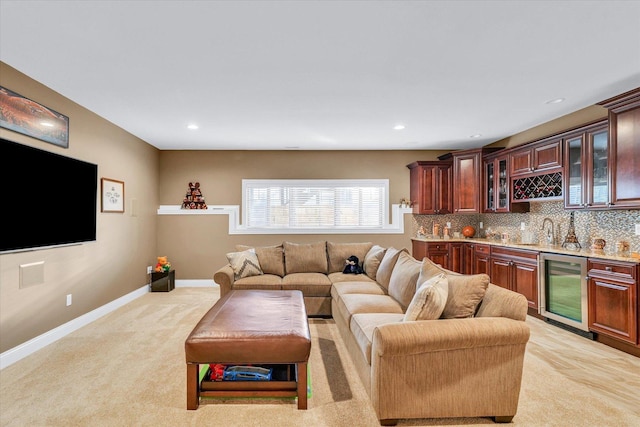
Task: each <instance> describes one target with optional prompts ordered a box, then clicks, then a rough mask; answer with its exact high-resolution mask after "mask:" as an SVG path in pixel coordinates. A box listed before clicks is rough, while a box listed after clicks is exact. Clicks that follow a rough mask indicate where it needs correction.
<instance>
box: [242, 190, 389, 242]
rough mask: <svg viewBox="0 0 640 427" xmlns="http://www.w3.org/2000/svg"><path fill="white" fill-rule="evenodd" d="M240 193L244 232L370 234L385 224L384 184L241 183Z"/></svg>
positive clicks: (386, 201) (385, 193) (385, 198)
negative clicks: (348, 232) (363, 231)
mask: <svg viewBox="0 0 640 427" xmlns="http://www.w3.org/2000/svg"><path fill="white" fill-rule="evenodd" d="M242 193H243V212H244V220H243V223H244V225H245V227H246V228H247V229H253V230H259V229H263V230H283V231H293V230H310V231H319V230H322V231H326V232H332V231H339V230H342V231H344V230H346V231H349V230H352V231H356V230H372V231H373V230H375V229H382V228H384V227H385V225H386V224H387V215H388V207H387V206H388V194H389V180H386V179H377V180H376V179H364V180H352V179H343V180H339V179H338V180H314V179H311V180H253V179H245V180H243V181H242Z"/></svg>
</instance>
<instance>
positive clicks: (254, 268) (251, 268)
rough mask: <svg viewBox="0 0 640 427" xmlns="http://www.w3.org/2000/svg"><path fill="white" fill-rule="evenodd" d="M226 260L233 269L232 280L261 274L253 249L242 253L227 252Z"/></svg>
mask: <svg viewBox="0 0 640 427" xmlns="http://www.w3.org/2000/svg"><path fill="white" fill-rule="evenodd" d="M227 259H228V260H229V264H230V265H231V268H232V269H233V278H234V280H239V279H242V278H245V277H251V276H259V275H261V274H262V269H261V268H260V263H259V262H258V256H257V255H256V251H255V249H247V250H246V251H242V252H229V253H228V254H227Z"/></svg>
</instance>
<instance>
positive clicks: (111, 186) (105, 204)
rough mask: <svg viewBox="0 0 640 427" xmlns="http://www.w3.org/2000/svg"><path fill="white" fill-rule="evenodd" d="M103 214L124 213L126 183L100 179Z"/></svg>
mask: <svg viewBox="0 0 640 427" xmlns="http://www.w3.org/2000/svg"><path fill="white" fill-rule="evenodd" d="M100 195H101V198H100V199H101V201H102V208H101V212H124V182H122V181H118V180H115V179H110V178H100Z"/></svg>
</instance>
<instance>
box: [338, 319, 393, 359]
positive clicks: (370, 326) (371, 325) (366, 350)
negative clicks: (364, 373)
mask: <svg viewBox="0 0 640 427" xmlns="http://www.w3.org/2000/svg"><path fill="white" fill-rule="evenodd" d="M400 321H402V314H396V313H360V314H354V315H353V317H351V323H350V325H349V329H350V330H351V333H352V334H353V337H354V338H355V339H356V342H357V343H358V347H360V351H362V354H363V355H364V357H365V359H366V361H367V363H368V364H369V365H371V343H372V342H373V331H374V330H375V328H377V327H378V326H380V325H386V324H388V323H397V322H400Z"/></svg>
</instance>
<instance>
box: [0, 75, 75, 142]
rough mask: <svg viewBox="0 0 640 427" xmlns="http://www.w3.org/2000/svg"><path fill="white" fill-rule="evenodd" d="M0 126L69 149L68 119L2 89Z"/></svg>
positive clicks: (0, 92)
mask: <svg viewBox="0 0 640 427" xmlns="http://www.w3.org/2000/svg"><path fill="white" fill-rule="evenodd" d="M0 127H3V128H5V129H9V130H12V131H14V132H18V133H21V134H23V135H27V136H30V137H33V138H36V139H39V140H41V141H45V142H48V143H50V144H54V145H58V146H60V147H63V148H69V117H67V116H65V115H64V114H60V113H58V112H57V111H54V110H52V109H50V108H47V107H45V106H44V105H42V104H38V103H37V102H35V101H32V100H30V99H28V98H25V97H24V96H22V95H18V94H17V93H15V92H13V91H11V90H9V89H7V88H5V87H2V86H0Z"/></svg>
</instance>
